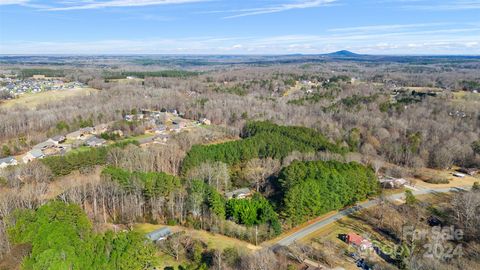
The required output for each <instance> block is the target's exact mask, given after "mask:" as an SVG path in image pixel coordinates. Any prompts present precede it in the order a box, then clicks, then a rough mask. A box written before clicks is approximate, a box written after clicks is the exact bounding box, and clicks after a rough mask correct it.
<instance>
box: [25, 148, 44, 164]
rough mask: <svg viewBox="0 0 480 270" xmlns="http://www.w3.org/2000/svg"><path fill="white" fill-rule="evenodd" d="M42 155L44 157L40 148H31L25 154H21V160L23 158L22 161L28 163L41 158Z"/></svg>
mask: <svg viewBox="0 0 480 270" xmlns="http://www.w3.org/2000/svg"><path fill="white" fill-rule="evenodd" d="M44 157H45V154H43V151H42V150H41V149H33V150H31V151H30V152H28V153H27V154H25V156H23V158H22V160H23V162H24V163H28V162H31V161H33V160H35V159H41V158H44Z"/></svg>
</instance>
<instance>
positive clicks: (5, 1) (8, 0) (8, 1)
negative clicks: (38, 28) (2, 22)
mask: <svg viewBox="0 0 480 270" xmlns="http://www.w3.org/2000/svg"><path fill="white" fill-rule="evenodd" d="M28 2H29V0H0V6H6V5H23V4H26V3H28Z"/></svg>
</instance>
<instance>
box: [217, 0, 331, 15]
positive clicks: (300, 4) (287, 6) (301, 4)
mask: <svg viewBox="0 0 480 270" xmlns="http://www.w3.org/2000/svg"><path fill="white" fill-rule="evenodd" d="M335 2H338V0H302V1H296V2H291V3H284V4H280V5H275V6H268V7H260V8H251V9H237V10H226V11H220V12H225V13H237V14H234V15H231V16H226V17H224V19H232V18H238V17H245V16H253V15H260V14H268V13H278V12H283V11H287V10H292V9H306V8H315V7H320V6H327V5H332V4H333V3H335Z"/></svg>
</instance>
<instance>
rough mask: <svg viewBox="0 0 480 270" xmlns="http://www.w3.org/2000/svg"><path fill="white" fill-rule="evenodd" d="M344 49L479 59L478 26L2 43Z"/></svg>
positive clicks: (60, 49)
mask: <svg viewBox="0 0 480 270" xmlns="http://www.w3.org/2000/svg"><path fill="white" fill-rule="evenodd" d="M339 49H348V50H352V51H355V52H359V53H372V54H476V55H480V27H474V26H470V27H464V28H460V27H459V28H448V29H430V30H426V29H424V30H411V29H407V30H398V31H386V32H381V33H379V32H378V31H377V32H375V31H372V32H368V33H365V32H358V31H354V30H353V31H351V32H331V33H329V34H328V33H327V34H323V35H277V36H240V37H236V36H203V37H202V36H200V37H191V38H170V39H168V38H156V39H155V38H154V39H138V40H130V39H127V40H97V41H90V42H86V41H79V42H25V41H11V42H3V43H0V53H8V54H58V53H63V54H288V53H309V54H310V53H311V54H315V53H325V52H331V51H336V50H339Z"/></svg>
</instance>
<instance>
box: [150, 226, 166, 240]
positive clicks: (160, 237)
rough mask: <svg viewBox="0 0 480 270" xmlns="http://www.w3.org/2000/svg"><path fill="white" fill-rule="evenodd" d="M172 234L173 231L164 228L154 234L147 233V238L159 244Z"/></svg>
mask: <svg viewBox="0 0 480 270" xmlns="http://www.w3.org/2000/svg"><path fill="white" fill-rule="evenodd" d="M171 234H172V231H171V230H170V228H168V227H163V228H161V229H158V230H155V231H153V232H150V233H147V235H146V236H147V238H148V239H150V240H152V241H153V242H158V241H162V240H165V239H167V237H168V236H170V235H171Z"/></svg>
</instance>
